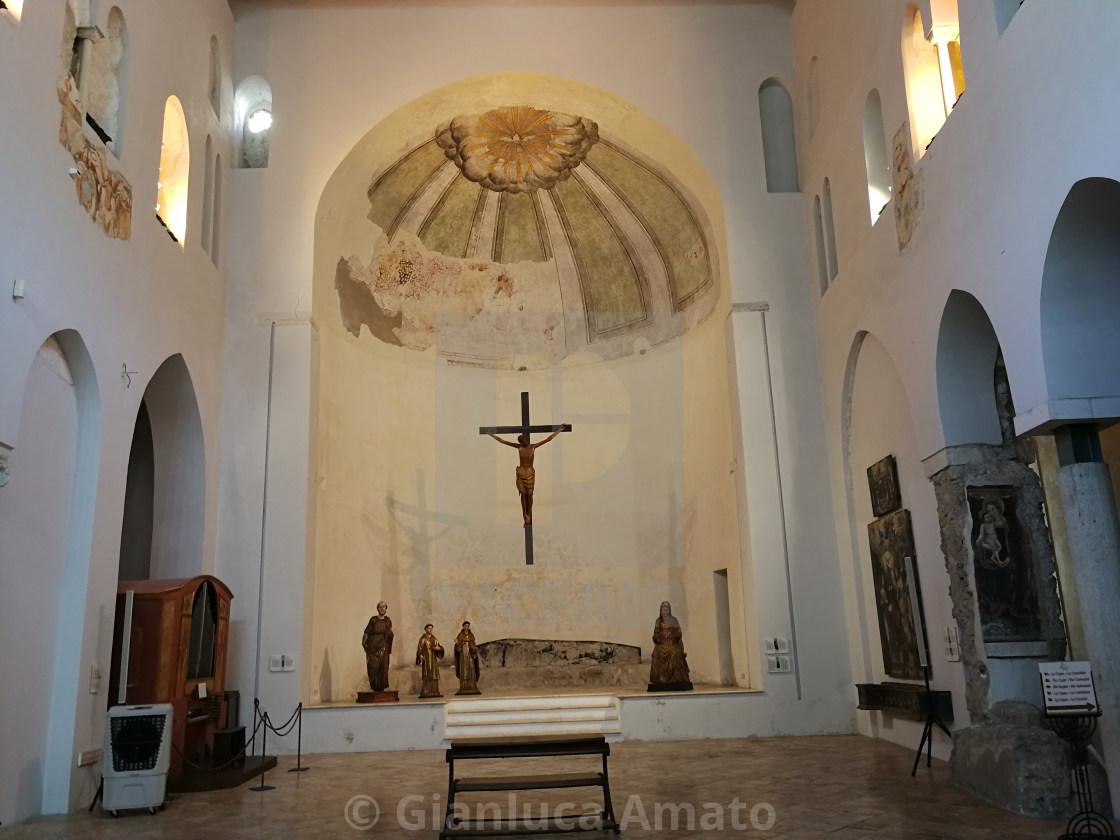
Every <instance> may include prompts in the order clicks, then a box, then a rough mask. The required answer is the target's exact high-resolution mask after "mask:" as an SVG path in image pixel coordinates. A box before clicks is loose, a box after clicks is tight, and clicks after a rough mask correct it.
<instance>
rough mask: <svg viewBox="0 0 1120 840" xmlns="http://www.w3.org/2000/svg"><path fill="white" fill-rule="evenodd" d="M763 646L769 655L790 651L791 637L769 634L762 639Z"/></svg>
mask: <svg viewBox="0 0 1120 840" xmlns="http://www.w3.org/2000/svg"><path fill="white" fill-rule="evenodd" d="M762 646H763V649H764V650H765V652H766V653H767V654H768V655H769V654H775V653H789V652H790V647H789V639H788V638H786V637H785V636H767V637H766V638H765V639H763V640H762Z"/></svg>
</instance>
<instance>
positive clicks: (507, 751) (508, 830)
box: [439, 735, 621, 840]
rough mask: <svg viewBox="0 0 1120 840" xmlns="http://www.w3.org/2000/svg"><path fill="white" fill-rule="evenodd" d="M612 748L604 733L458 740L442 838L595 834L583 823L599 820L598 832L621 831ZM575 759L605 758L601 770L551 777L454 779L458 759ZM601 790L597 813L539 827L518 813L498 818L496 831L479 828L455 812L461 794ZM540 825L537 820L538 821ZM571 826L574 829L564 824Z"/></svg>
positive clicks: (450, 762) (450, 764)
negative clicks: (613, 783)
mask: <svg viewBox="0 0 1120 840" xmlns="http://www.w3.org/2000/svg"><path fill="white" fill-rule="evenodd" d="M610 753H611V747H610V744H608V743H607V739H606V738H604V737H603V736H602V735H538V736H527V737H509V738H455V739H453V740H452V741H451V746H450V747H448V749H447V753H446V756H445V760H446V761H447V811H446V814H445V816H444V823H443V830H442V831H440V833H439V836H440V840H447V838H453V837H485V836H507V835H513V834H545V833H554V832H557V831H574V830H590V826H583V825H580V824H579V823H580V822H581V821H582V820H586V819H587V818H588V817H594V818H595V819H596V824H595V825H594V829H593V830H595V831H614V832H615V833H616V834H617V833H619V832H620V831H621V828H620V827H619V825H618V822H617V821H616V820H615V816H614V807H613V805H612V804H611V787H610V780H609V777H608V776H607V756H609V755H610ZM576 755H601V756H602V757H603V770H602V772H587V771H584V772H582V773H573V774H565V773H550V774H547V775H538V776H478V777H463V778H457V777H456V776H455V762H456V761H472V760H476V759H494V758H562V757H567V756H576ZM577 787H598V788H602V789H603V810H602V811H601V812H598V813H593V814H570V815H569V814H563V815H558V816H556V817H552V816H549V817H547V818H546V819H543V820H540V821H539V823H540V824H539V825H534V826H528V825H526V824H525V823H524V821H521V820H519V819H518V817H517V814H511V815H510V816H508V817H505V818H498V819H495V820H494V822H495V823H496V824H495V825H494V826H493V827H491V828H486V827H484V826H482V825H474V824H472V823H471V821H470V820H460V819H459V818H458V817H457V816H456V814H455V797H456V795H457V794H459V793H477V792H480V791H483V792H485V791H513V790H555V789H558V788H577ZM534 822H537V821H534ZM563 823H570V825H563Z"/></svg>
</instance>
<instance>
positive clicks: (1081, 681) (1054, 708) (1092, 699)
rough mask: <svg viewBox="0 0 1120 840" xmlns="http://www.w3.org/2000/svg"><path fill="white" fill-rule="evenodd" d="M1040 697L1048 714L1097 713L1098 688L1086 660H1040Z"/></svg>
mask: <svg viewBox="0 0 1120 840" xmlns="http://www.w3.org/2000/svg"><path fill="white" fill-rule="evenodd" d="M1038 671H1039V674H1040V676H1041V677H1042V699H1043V701H1044V702H1045V703H1046V714H1048V715H1099V714H1100V713H1101V710H1100V706H1099V705H1098V704H1097V689H1096V687H1095V686H1094V685H1093V670H1092V667H1091V666H1090V664H1089V663H1088V662H1040V663H1039V665H1038Z"/></svg>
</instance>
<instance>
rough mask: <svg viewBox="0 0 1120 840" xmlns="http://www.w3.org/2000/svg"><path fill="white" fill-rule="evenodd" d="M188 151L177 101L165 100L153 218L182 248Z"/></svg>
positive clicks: (185, 214) (184, 128) (189, 156)
mask: <svg viewBox="0 0 1120 840" xmlns="http://www.w3.org/2000/svg"><path fill="white" fill-rule="evenodd" d="M190 165H191V150H190V141H189V138H188V136H187V118H186V116H185V115H184V114H183V106H182V104H181V103H180V102H179V99H178V97H176V96H169V97H168V98H167V104H166V105H165V106H164V109H163V145H162V147H161V148H160V154H159V180H158V182H157V185H156V218H157V219H159V221H160V223H161V224H162V225H163V226H164V227H165V228H167V232H168V233H170V234H171V238H172V239H174V240H175V241H176V242H178V243H180V244H182V242H183V239H184V236H185V234H186V232H187V178H188V174H189V172H190Z"/></svg>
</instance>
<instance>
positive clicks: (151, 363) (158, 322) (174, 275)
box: [0, 0, 240, 826]
mask: <svg viewBox="0 0 1120 840" xmlns="http://www.w3.org/2000/svg"><path fill="white" fill-rule="evenodd" d="M109 5H110V4H102V7H101V10H100V11H101V14H103V15H104V14H107V12H108V10H109V9H108V7H109ZM118 5H119V6H120V8H121V10H122V11H123V13H124V15H125V17H126V18H127V21H128V30H129V38H130V43H131V68H132V72H131V76H130V81H129V85H128V90H127V98H128V124H127V126H126V134H127V137H126V142H125V144H124V145H123V147H122V154H121V156H120V157H119V158H117V159H113V156H112V154H110V153H107V152H105V151H104V149H103V147H102V148H101V149H100V150H99V152H98V154H99V155H101V156H103V160H101V159H99V160H98V161H89V163H90V166H89V167H86V168H85V170H84V171H85V172H86V173H87V177H88V176H89V174H90V170H91V169H96V182H97V183H101V184H103V185H104V184H107V183H109V180H107V179H114V178H119V179H120V181H119V182H117V183H120V184H121V185H122V187H123V185H124V184H125V183H127V184H128V185H131V187H132V192H133V200H134V202H135V204H136V207H137V208H143V209H137V210H136V212H135V213H134V214H133V216H132V219H131V230H130V231H128V228H127V226H126V227H125V228H124V229H123V230H122V228H121V227H120V225H121V224H124V222H125V221H126V220H127V212H120V213H113V212H106V213H104V214H102V215H101V217H100V219H99V221H108V222H112V220H113V219H114V218H115V219H116V223H114V224H110V227H113V228H115V230H116V232H118V233H124V232H126V231H127V232H128V234H129V238H128V239H127V241H126V240H124V239H121V238H110V236H107V235H106V234H105V232H104V230H103V229H102V227H100V226H99V225H97V224H91V222H90V217H89V215H88V214H87V212H88V211H87V210H86V209H85V208H84V207H83V206H81V205H80V204H79V202H78V201H76V200H75V190H76V185H75V182H74V181H73V180H72V179H71V177H70V175H69V174H68V170H69V168H70V167H73V166H75V163H74V157H73V156H72V154H71V151H73V149H71V148H69V147H68V148H64V147H63V146H62V145H61V144H60V143H59V126H60V120H59V117H60V102H59V96H58V82H59V78H60V76H62V75H63V72H64V71H63V68H62V66H61V63H60V55H59V46H60V44H61V43H62V41H63V39H64V33H63V25H64V19H65V14H64V6H65V4H64V3H63V2H62V0H46V1H45V2H35V3H27V4H26V5H25V8H24V11H23V16H22V19H21V21H20V23H19V25H18V26H11V25H9V24H8V23H7V22H3V25H0V111H2V112H3V114H4V138H3V148H4V150H5V153H4V154H3V155H0V193H2V194H3V196H4V198H3V200H0V254H2V255H3V256H2V258H0V286H2V288H3V294H2V295H0V360H2V363H0V441H2V442H3V444H5V445H8V446H12V447H14V449H13V452H12V455H11V458H10V460H9V463H10V465H11V466H12V477H11V479H10V481H9V483H8V484H7V485H6V486H5V487H3V488H0V493H4V492H6V491H9V490H11V489H12V488H13V487H15V486H16V485H15V482H17V481H18V482H19V483H20V484H21V485H22V486H23V487H24V489H25V490H26V491H27V492H30V493H31V494H32V496H34V495H36V494H37V493H38V492H40V491H42V492H46V488H47V487H48V485H47V482H48V481H49V476H48V471H47V470H46V469H44V467H45V464H44V465H37V464H35V463H34V459H33V458H32V456H31V455H30V452H31V451H32V450H33V447H32V444H31V442H30V440H31V438H30V436H31V435H33V434H34V433H35V431H36V430H34V429H28V428H26V427H24V425H23V424H22V423H21V414H22V405H23V401H24V396H25V393H26V391H25V384H26V383H27V380H28V372H29V371H30V370H31V368H32V362H33V359H34V358H35V355H36V352H37V351H38V349H39V347H40V345H42V343H43V342H44V341H45V340H46V339H47V338H48V337H49V336H51V335H52V334H53V333H55V332H57V331H59V330H64V329H72V330H75V331H76V332H77V333H79V334H80V336H81V338H82V340H83V341H84V342H85V346H86V347H87V348H88V350H89V354H90V356H91V358H92V364H93V369H94V373H95V375H96V380H97V385H96V387H97V389H98V393H99V397H100V407H101V408H100V411H101V426H100V428H101V432H100V434H99V437H98V438H97V439H95V441H94V443H93V444H92V446H93V450H94V451H95V452H96V455H97V457H96V459H95V460H96V463H95V464H94V465H93V467H92V470H93V474H94V475H95V478H94V479H93V480H92V482H91V483H92V484H95V485H96V493H95V494H93V495H92V496H91V497H89V498H83V499H80V500H78V502H80V504H81V507H80V508H75V509H76V510H78V514H79V516H87V515H88V516H89V517H90V518H91V519H92V524H91V525H90V527H91V528H92V544H91V546H90V549H89V550H88V551H87V552H86V554H85V556H84V557H83V558H82V561H81V562H82V568H79V569H77V570H76V571H75V576H74V577H73V578H69V577H68V580H70V581H73V582H74V583H75V585H76V586H77V587H78V588H79V589H80V592H79V593H78V594H77V595H76V596H75V598H74V601H75V603H76V605H77V608H76V609H72V610H68V611H67V612H66V614H65V615H62V616H59V615H58V609H59V603H60V599H61V598H63V597H68V595H67V593H65V592H62V591H59V590H53V588H52V593H53V595H54V598H53V599H52V601H51V603H50V604H49V605H48V606H47V607H46V608H44V609H41V610H32V611H31V612H30V613H29V614H28V615H27V617H26V620H25V621H23V622H22V624H21V627H20V633H21V634H22V636H23V637H24V638H32V639H51V638H56V635H55V633H56V628H57V627H59V626H62V627H64V628H65V630H66V635H67V636H71V635H72V636H73V637H75V638H81V640H82V641H81V644H80V645H79V647H80V649H79V650H73V651H69V650H68V651H67V652H66V653H67V656H64V657H63V658H62V659H61V660H58V661H63V662H66V661H67V660H68V659H72V660H73V661H74V662H77V663H78V665H77V667H75V668H73V669H71V668H70V667H69V666H67V667H66V669H65V670H66V673H64V674H55V675H54V676H53V678H52V682H51V686H52V692H50V693H48V694H46V695H43V694H42V693H41V692H39V691H38V690H37V691H36V693H35V694H34V695H27V696H26V697H24V698H23V700H22V701H21V702H22V704H23V705H28V704H30V705H32V706H35V707H36V708H40V707H41V708H44V709H46V708H48V707H49V708H50V710H51V711H50V716H51V731H52V733H53V734H52V738H54V739H55V741H54V742H52V743H55V746H52V747H50V748H48V746H47V744H46V743H45V742H43V741H34V742H32V741H33V740H34V739H35V734H34V733H35V727H34V726H31V725H29V726H28V727H26V728H21V729H20V730H18V732H17V733H16V736H15V737H18V738H21V739H28V740H27V741H26V743H20V744H19V745H18V746H15V745H13V747H12V748H9V744H7V743H4V742H0V753H2V754H4V755H6V756H12V755H15V754H19V755H21V756H25V757H26V759H27V760H25V761H23V762H22V763H21V764H20V766H18V767H9V768H7V770H6V771H5V773H6V778H9V777H10V778H12V779H24V778H26V779H27V780H28V781H27V783H28V784H29V785H30V784H35V783H36V781H35V780H36V779H37V778H40V777H41V775H42V773H43V768H44V767H49V768H54V769H53V770H51V772H50V774H49V778H48V779H47V780H46V784H45V786H44V787H43V790H44V791H45V795H44V797H43V799H42V800H41V804H42V807H43V808H45V809H46V810H47V811H50V812H58V811H66V810H68V809H70V808H76V807H79V806H80V807H85V805H87V804H88V803H89V801H90V799H91V798H92V797H93V794H94V791H95V790H96V789H97V784H98V781H99V767H98V766H96V765H94V766H92V767H85V768H76V766H75V765H76V760H75V758H76V752H77V751H78V750H88V749H92V748H95V747H100V746H101V745H102V741H103V729H104V719H105V718H104V715H105V708H106V706H107V702H108V697H107V691H108V684H109V681H108V675H107V671H108V668H109V660H110V646H111V643H112V624H113V611H114V608H115V600H116V581H117V565H118V559H119V556H120V536H121V523H122V511H123V504H124V492H125V477H126V473H127V465H128V458H129V452H130V449H131V444H132V430H133V428H134V426H135V424H136V416H137V410H138V407H139V404H140V400H141V398H142V396H143V394H144V389H145V386H146V385H147V382H148V380H149V379H150V378H151V376H152V375H153V374H154V373H155V371H156V369H157V368H158V367H159V365H160V364H161V363H162V362H163V361H164V359H166V358H167V357H169V356H171V355H173V354H175V353H181V354H182V355H183V357H184V358H185V360H186V363H187V366H188V367H189V369H190V372H191V376H192V379H193V382H194V386H195V392H196V396H197V399H198V411H199V414H200V417H201V421H202V426H203V434H204V450H205V451H204V452H203V453H202V454H203V455H204V457H205V460H206V467H207V468H206V481H205V491H204V492H205V500H204V505H205V526H204V531H203V533H201V534H199V535H198V539H199V544H200V545H201V547H202V555H203V559H202V563H203V567H204V569H205V570H207V571H209V570H210V569H212V567H213V562H214V545H215V539H216V536H215V535H216V520H217V496H218V493H217V480H218V469H217V464H218V456H219V452H220V446H219V429H220V424H219V414H220V404H221V378H222V370H221V368H222V336H223V330H224V321H223V311H224V303H225V300H224V298H225V280H224V276H223V275H222V274H221V273H220V272H219V271H218V270H216V269H215V268H214V266H213V265H212V264H211V263H210V260H209V259H208V258H207V256H206V254H205V253H204V252H203V251H202V248H201V246H200V238H199V234H198V230H199V220H200V219H201V218H202V211H203V207H202V196H203V192H204V190H203V183H202V179H203V170H204V168H203V167H201V166H200V167H198V168H197V169H196V170H195V172H192V184H191V201H190V207H189V215H188V235H187V241H186V244H185V246H184V247H180V246H178V245H176V244H175V243H173V242H171V240H170V239H169V238H168V236H167V234H166V232H165V231H164V230H163V228H162V227H160V226H159V224H158V223H157V222H156V219H155V214H154V212H153V211H152V210H151V208H152V207H153V206H154V204H155V191H156V183H155V175H156V172H157V169H158V163H159V146H160V133H161V129H162V123H163V103H164V101H165V100H166V98H167V96H168V93H169V92H175V93H176V94H177V95H178V96H180V98H181V99H182V100H183V103H184V105H185V107H186V109H187V118H188V123H189V124H190V126H191V142H192V144H194V145H195V150H196V153H197V154H198V155H199V158H198V159H199V160H201V159H202V149H203V146H204V144H205V140H206V134H207V133H208V132H209V133H211V134H213V137H214V142H215V143H216V148H218V149H222V150H226V149H229V148H230V144H229V142H228V138H226V136H225V135H224V129H222V128H221V127H219V125H218V121H217V117H216V116H215V115H214V114H213V112H212V110H211V108H210V104H209V101H208V100H207V98H206V90H205V88H206V85H205V83H201V84H197V85H196V84H195V83H194V80H196V79H205V78H206V72H207V64H208V61H207V59H208V55H207V52H208V50H207V44H208V43H209V40H210V36H211V34H212V33H217V34H218V36H219V39H220V41H221V43H222V44H228V45H232V43H233V19H232V15H231V14H230V11H229V7H228V4H227V3H225V2H224V0H199V2H197V3H190V4H174V3H171V4H168V3H150V2H147V0H121V2H120V3H119V4H118ZM99 23H101V24H102V25H103V24H104V20H103V19H102V20H100V21H99ZM169 32H174V33H175V36H174V38H169V37H168V33H169ZM70 37H71V39H72V37H73V33H70ZM67 54H68V51H67ZM224 62H225V66H226V68H227V71H228V68H229V67H230V64H231V60H230V54H229V53H227V54H226V55H225V56H224ZM223 84H224V85H226V86H228V84H229V80H228V78H226V79H224V80H223ZM227 124H228V117H227ZM78 136H80V137H81V138H82V139H83V140H84V139H86V138H85V136H84V129H82V130H81V132H80V133H79V135H78ZM90 142H94V141H90ZM79 151H80V149H79ZM227 159H228V158H227ZM102 163H104V164H105V165H104V168H103V169H102V167H101V164H102ZM92 183H93V182H91V185H92ZM79 187H80V185H79ZM102 195H103V196H104V191H102ZM98 206H99V207H100V206H101V205H98ZM118 207H119V205H118ZM98 212H101V211H98ZM17 280H22V281H23V282H24V284H25V289H24V295H25V296H24V297H23V298H22V299H20V300H13V299H12V297H11V289H12V286H13V283H14V282H15V281H17ZM70 361H71V362H73V360H72V359H71V360H70ZM122 364H126V365H127V367H128V369H129V370H130V371H132V372H133V373H132V374H131V383H132V384H131V387H128V388H126V387H125V384H124V381H123V380H122V377H121V370H122V368H121V365H122ZM25 444H26V446H27V453H28V454H27V455H26V457H22V456H20V453H21V450H23V448H24V446H25ZM71 469H72V468H71ZM29 484H30V485H31V487H28V485H29ZM21 492H23V491H21ZM76 504H77V502H76ZM35 515H36V516H38V517H39V518H40V521H39V522H37V523H36V527H44V528H47V529H49V530H51V531H52V532H54V533H59V532H61V531H63V530H64V529H65V528H66V518H65V516H64V515H63V514H61V513H60V512H59V511H58V510H57V509H55V508H52V507H47V506H40V507H38V508H36V510H35ZM5 545H7V544H6V543H5ZM43 550H44V551H46V546H44V547H43ZM21 555H22V556H15V557H13V556H12V555H11V554H10V553H9V552H8V551H7V549H6V548H4V549H0V566H2V570H0V577H5V579H6V577H7V574H8V571H9V570H8V568H7V566H8V564H10V563H19V564H20V565H21V566H27V567H35V565H36V564H37V563H39V562H40V560H43V559H44V558H40V557H38V556H37V555H36V554H35V553H31V554H28V553H21ZM44 562H45V560H44ZM44 567H45V566H44ZM41 585H42V586H44V587H49V584H48V583H47V581H46V580H44V581H42V582H41ZM238 594H240V593H238ZM29 604H30V602H29ZM39 652H40V655H41V656H44V657H46V658H47V661H48V662H49V661H50V657H51V656H52V651H51V650H50V649H49V645H46V644H44V645H43V646H42V649H41V650H40V651H39ZM95 664H97V665H99V666H101V668H102V669H103V679H102V683H101V687H100V689H99V690H98V691H97V693H95V694H91V693H90V691H89V687H90V673H91V668H92V666H94V665H95ZM5 667H6V668H7V671H6V674H5V676H6V679H7V680H8V681H9V682H10V683H11V684H13V685H24V686H29V685H30V684H31V683H30V682H29V681H25V680H24V679H23V677H22V675H21V673H20V672H19V670H18V668H17V667H16V666H13V668H8V663H5ZM55 689H57V690H55ZM7 707H8V706H7V705H6V708H7ZM71 730H72V733H73V734H72V736H71V735H69V734H67V733H69V732H70V731H71ZM11 820H12V813H11V812H10V811H9V810H8V808H7V806H6V805H0V821H2V822H3V823H4V825H5V826H7V825H8V824H9V823H10V822H11Z"/></svg>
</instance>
